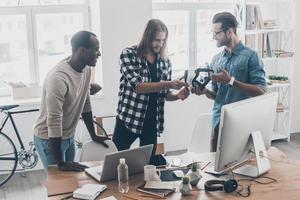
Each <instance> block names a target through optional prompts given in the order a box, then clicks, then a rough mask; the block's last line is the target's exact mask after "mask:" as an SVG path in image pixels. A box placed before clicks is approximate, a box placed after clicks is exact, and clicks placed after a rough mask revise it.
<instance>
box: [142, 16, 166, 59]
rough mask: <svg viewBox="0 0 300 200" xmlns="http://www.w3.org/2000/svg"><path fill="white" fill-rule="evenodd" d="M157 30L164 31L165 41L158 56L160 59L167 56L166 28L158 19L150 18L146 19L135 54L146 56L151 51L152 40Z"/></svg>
mask: <svg viewBox="0 0 300 200" xmlns="http://www.w3.org/2000/svg"><path fill="white" fill-rule="evenodd" d="M158 32H165V33H166V41H165V42H164V44H163V46H162V48H161V50H160V57H161V58H162V59H166V58H167V52H166V51H167V50H166V46H167V39H168V28H167V26H166V25H165V24H164V23H163V22H162V21H161V20H159V19H151V20H149V21H148V23H147V25H146V28H145V30H144V33H143V36H142V39H141V41H140V42H139V44H138V45H137V54H138V56H139V57H143V56H146V55H147V54H148V53H149V52H150V51H151V48H152V42H153V40H154V39H155V36H156V33H158Z"/></svg>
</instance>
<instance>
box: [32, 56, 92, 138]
mask: <svg viewBox="0 0 300 200" xmlns="http://www.w3.org/2000/svg"><path fill="white" fill-rule="evenodd" d="M90 79H91V68H90V67H88V66H87V67H85V68H84V70H83V72H77V71H75V70H74V69H73V68H72V67H71V66H70V65H69V64H68V63H67V62H66V60H63V61H61V62H60V63H58V64H57V65H56V66H55V67H54V68H53V69H52V70H51V71H49V72H48V74H47V76H46V78H45V81H44V84H43V91H42V100H41V109H40V113H39V116H38V118H37V120H36V122H35V124H34V134H35V136H37V137H39V138H43V139H48V138H49V137H62V139H68V138H72V137H73V136H74V132H75V128H76V126H77V124H78V121H79V118H80V116H81V113H84V112H89V111H91V103H90V96H89V87H90Z"/></svg>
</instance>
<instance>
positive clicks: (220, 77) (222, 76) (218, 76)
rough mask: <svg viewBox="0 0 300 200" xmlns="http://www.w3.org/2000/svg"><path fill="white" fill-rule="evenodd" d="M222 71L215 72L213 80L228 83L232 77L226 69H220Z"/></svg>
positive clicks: (212, 76)
mask: <svg viewBox="0 0 300 200" xmlns="http://www.w3.org/2000/svg"><path fill="white" fill-rule="evenodd" d="M220 71H221V72H220V73H214V74H212V75H211V80H212V81H215V82H219V83H222V84H227V83H228V82H229V81H230V79H231V77H230V75H229V73H228V72H227V71H226V70H225V69H220Z"/></svg>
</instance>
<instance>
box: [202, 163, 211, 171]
mask: <svg viewBox="0 0 300 200" xmlns="http://www.w3.org/2000/svg"><path fill="white" fill-rule="evenodd" d="M209 164H210V162H208V163H207V164H206V165H204V167H202V168H201V170H204V169H205V167H207V166H208V165H209Z"/></svg>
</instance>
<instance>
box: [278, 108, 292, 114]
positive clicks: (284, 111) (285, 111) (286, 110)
mask: <svg viewBox="0 0 300 200" xmlns="http://www.w3.org/2000/svg"><path fill="white" fill-rule="evenodd" d="M289 112H290V111H289V110H288V109H285V110H283V111H277V110H276V113H278V114H280V113H289Z"/></svg>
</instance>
